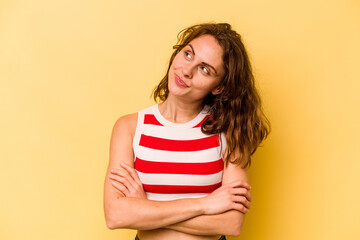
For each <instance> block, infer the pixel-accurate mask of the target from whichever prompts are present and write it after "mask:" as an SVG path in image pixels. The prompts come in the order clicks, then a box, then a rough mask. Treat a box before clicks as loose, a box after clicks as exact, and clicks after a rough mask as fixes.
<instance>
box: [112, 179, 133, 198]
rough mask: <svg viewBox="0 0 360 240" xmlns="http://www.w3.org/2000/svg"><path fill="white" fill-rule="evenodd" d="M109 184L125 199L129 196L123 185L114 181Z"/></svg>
mask: <svg viewBox="0 0 360 240" xmlns="http://www.w3.org/2000/svg"><path fill="white" fill-rule="evenodd" d="M111 184H112V185H113V186H114V187H115V188H116V189H117V190H119V191H120V192H122V193H123V194H124V195H125V196H126V197H127V196H128V195H129V194H130V192H129V189H127V188H126V187H125V186H124V185H123V184H121V183H119V182H116V181H111Z"/></svg>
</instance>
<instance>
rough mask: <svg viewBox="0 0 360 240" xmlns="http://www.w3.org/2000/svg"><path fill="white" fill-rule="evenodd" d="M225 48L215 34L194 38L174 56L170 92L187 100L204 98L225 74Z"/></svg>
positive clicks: (215, 87)
mask: <svg viewBox="0 0 360 240" xmlns="http://www.w3.org/2000/svg"><path fill="white" fill-rule="evenodd" d="M222 59H223V49H222V47H221V46H220V45H219V43H218V41H217V40H216V39H215V38H214V37H213V36H211V35H202V36H200V37H197V38H195V39H193V40H192V41H191V42H190V43H189V44H188V45H187V46H185V47H184V48H183V49H182V50H181V51H180V52H179V53H178V54H177V55H176V56H175V58H174V60H173V62H172V64H171V66H170V69H169V79H168V88H169V94H170V95H173V96H176V97H181V98H182V99H183V100H186V101H189V102H194V101H202V100H203V99H204V98H205V97H206V95H208V94H209V93H210V92H212V93H213V94H217V93H219V89H218V88H217V87H218V85H219V84H220V82H221V80H222V79H223V78H224V76H225V69H224V67H223V60H222Z"/></svg>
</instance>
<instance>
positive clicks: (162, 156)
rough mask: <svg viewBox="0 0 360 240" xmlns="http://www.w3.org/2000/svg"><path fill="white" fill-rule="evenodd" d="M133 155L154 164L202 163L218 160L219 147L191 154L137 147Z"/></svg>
mask: <svg viewBox="0 0 360 240" xmlns="http://www.w3.org/2000/svg"><path fill="white" fill-rule="evenodd" d="M135 155H136V156H137V157H138V158H140V159H143V160H149V161H154V162H181V163H191V162H193V163H204V162H213V161H216V160H219V159H220V158H221V156H220V147H216V148H209V149H205V150H201V151H193V152H175V151H163V150H156V149H151V148H147V147H142V146H139V145H138V146H137V148H136V149H135Z"/></svg>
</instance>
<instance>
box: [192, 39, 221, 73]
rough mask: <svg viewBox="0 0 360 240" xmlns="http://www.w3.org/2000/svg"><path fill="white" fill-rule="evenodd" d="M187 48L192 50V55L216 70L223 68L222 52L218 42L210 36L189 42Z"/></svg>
mask: <svg viewBox="0 0 360 240" xmlns="http://www.w3.org/2000/svg"><path fill="white" fill-rule="evenodd" d="M188 47H190V48H192V50H193V51H194V54H195V56H196V57H197V58H199V59H200V60H201V61H204V62H206V63H208V64H210V65H212V66H214V67H215V68H216V69H220V68H222V67H223V54H224V51H223V49H222V47H221V46H220V44H219V42H218V41H217V40H216V39H215V38H214V37H213V36H211V35H202V36H200V37H197V38H195V39H193V40H192V41H190V43H189V44H188Z"/></svg>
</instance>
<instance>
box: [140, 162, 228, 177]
mask: <svg viewBox="0 0 360 240" xmlns="http://www.w3.org/2000/svg"><path fill="white" fill-rule="evenodd" d="M223 168H224V162H223V160H222V159H219V160H216V161H213V162H204V163H177V162H153V161H146V160H142V159H140V158H136V159H135V169H136V170H137V171H139V172H142V173H166V174H193V175H195V174H196V175H208V174H215V173H218V172H221V171H222V170H223Z"/></svg>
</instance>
